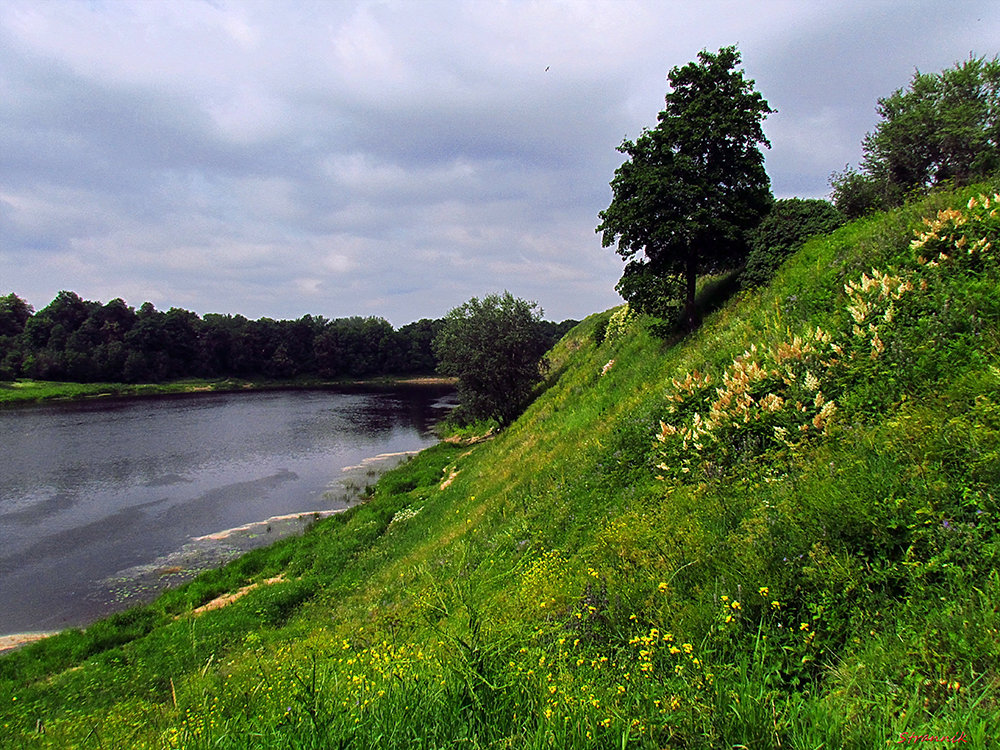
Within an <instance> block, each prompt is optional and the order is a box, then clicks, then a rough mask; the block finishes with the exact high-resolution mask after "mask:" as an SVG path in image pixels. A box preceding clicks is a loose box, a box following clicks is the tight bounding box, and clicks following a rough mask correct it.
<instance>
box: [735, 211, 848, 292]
mask: <svg viewBox="0 0 1000 750" xmlns="http://www.w3.org/2000/svg"><path fill="white" fill-rule="evenodd" d="M843 223H844V215H843V214H842V213H841V212H840V211H839V210H837V209H836V208H835V207H834V206H833V205H831V204H830V203H829V201H824V200H802V199H800V198H789V199H785V200H779V201H776V202H775V204H774V207H773V208H772V209H771V212H770V213H769V214H768V215H767V217H765V219H764V221H762V222H761V224H760V226H759V227H757V229H755V230H754V232H753V234H752V235H751V238H750V256H749V257H748V258H747V265H746V269H745V270H744V271H743V276H742V279H741V280H742V282H743V285H744V286H746V287H750V286H760V285H762V284H766V283H767V282H768V281H770V280H771V277H772V276H773V275H774V272H775V271H777V270H778V267H779V266H780V265H781V263H782V262H783V261H784V260H785V258H787V257H788V256H789V255H791V254H792V253H794V252H795V251H796V250H798V249H799V248H800V247H801V246H802V243H803V242H805V241H806V240H807V239H809V237H811V236H813V235H815V234H826V233H828V232H832V231H833V230H834V229H836V228H837V227H839V226H840V225H841V224H843Z"/></svg>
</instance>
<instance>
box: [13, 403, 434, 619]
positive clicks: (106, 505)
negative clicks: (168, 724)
mask: <svg viewBox="0 0 1000 750" xmlns="http://www.w3.org/2000/svg"><path fill="white" fill-rule="evenodd" d="M451 394H452V391H451V390H450V389H448V388H444V387H433V386H414V387H408V388H384V389H368V390H362V389H354V390H340V391H333V390H303V391H291V390H290V391H256V392H246V393H234V394H196V395H188V396H180V397H163V398H142V399H115V400H111V399H102V400H92V401H80V402H70V403H63V404H59V405H45V406H32V407H18V408H11V409H4V410H0V634H3V633H12V632H21V631H46V630H59V629H63V628H66V627H75V626H82V625H86V624H87V623H89V622H92V621H93V620H95V619H97V618H99V617H101V616H103V615H106V614H109V613H110V612H113V611H116V610H120V609H124V608H126V607H128V606H132V605H134V604H138V603H140V602H142V601H147V600H149V599H150V598H152V597H153V596H154V595H155V593H156V591H158V590H160V589H162V588H163V587H165V586H167V585H173V584H176V583H179V582H181V581H182V580H185V579H187V578H190V577H191V575H193V573H194V572H196V571H197V570H200V569H204V568H205V567H208V566H211V565H218V564H222V563H224V562H225V561H226V560H228V559H232V558H233V557H235V556H237V555H238V554H240V553H241V552H243V551H245V550H246V549H249V548H251V547H253V546H260V545H262V544H266V543H268V542H270V541H271V540H273V539H277V538H279V536H281V535H283V534H288V533H291V532H293V531H295V530H298V529H299V528H302V527H303V526H304V524H305V523H306V522H308V520H310V519H311V518H314V517H315V515H314V514H315V513H317V512H318V513H321V514H328V513H330V512H335V511H336V510H339V509H342V508H344V507H346V505H347V504H349V503H350V502H352V500H354V499H356V497H357V491H358V487H359V486H360V485H362V484H364V483H369V482H372V481H374V478H375V475H376V473H377V472H376V469H375V468H374V467H373V466H372V464H370V463H368V462H366V459H367V460H370V459H371V458H372V457H375V456H379V455H382V456H383V458H384V460H385V461H386V462H389V463H391V462H392V461H393V460H396V461H398V460H401V458H400V456H401V455H405V454H408V453H410V452H415V451H418V450H420V449H422V448H424V447H427V446H428V445H431V444H433V443H434V442H435V438H434V436H433V434H432V433H431V427H432V426H433V424H434V422H435V421H437V420H438V419H440V418H441V417H442V416H444V414H445V413H446V412H447V409H448V408H449V407H450V406H451V405H452V403H453V402H452V400H451ZM351 467H354V468H351ZM345 470H346V471H345ZM282 517H284V518H282ZM268 519H271V520H270V522H269V521H268ZM238 527H242V528H238Z"/></svg>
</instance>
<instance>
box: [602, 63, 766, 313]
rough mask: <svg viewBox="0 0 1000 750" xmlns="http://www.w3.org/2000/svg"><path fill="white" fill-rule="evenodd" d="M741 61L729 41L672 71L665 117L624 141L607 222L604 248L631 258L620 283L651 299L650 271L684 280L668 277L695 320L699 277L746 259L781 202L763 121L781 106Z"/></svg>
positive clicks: (632, 292)
mask: <svg viewBox="0 0 1000 750" xmlns="http://www.w3.org/2000/svg"><path fill="white" fill-rule="evenodd" d="M739 63H740V54H739V52H738V51H737V50H736V48H735V47H724V48H722V49H720V50H719V52H718V53H710V52H707V51H702V52H700V53H698V62H697V63H693V62H692V63H689V64H688V65H686V66H684V67H678V68H674V69H673V70H671V71H670V75H669V80H670V86H671V88H672V90H671V91H670V92H669V93H668V94H667V96H666V108H665V109H664V110H663V111H662V112H660V114H659V118H658V119H659V124H658V125H657V126H656V128H654V129H653V130H644V131H643V133H642V135H640V136H639V138H637V139H636V140H635V141H634V142H633V141H629V140H625V141H623V142H622V145H621V146H619V148H618V150H619V151H621V152H622V153H624V154H627V155H628V160H627V161H626V162H625V163H624V164H622V165H621V166H620V167H619V168H618V169H617V170H616V171H615V177H614V180H612V182H611V188H612V191H613V193H614V197H613V199H612V201H611V205H610V206H608V208H607V209H606V210H604V211H602V212H601V214H600V218H601V224H600V226H598V228H597V231H598V232H601V233H603V236H602V242H603V244H604V246H605V247H610V246H611V245H617V251H618V254H619V255H621V256H622V257H623V258H624V259H625V260H626V261H630V263H629V266H628V267H627V268H626V277H623V280H622V284H620V285H619V291H620V292H621V293H622V294H623V295H624V296H625V298H626V299H627V300H628V301H629V303H630V304H631V303H632V302H633V299H634V300H635V301H636V302H639V303H640V304H641V305H644V306H650V305H651V303H650V302H649V294H648V292H649V291H650V290H651V289H652V288H653V287H654V285H653V284H651V283H648V282H647V279H648V277H649V276H650V275H652V276H654V277H658V278H662V279H668V278H670V277H676V278H677V279H678V280H679V281H678V282H677V283H675V282H666V281H665V282H664V283H665V284H668V286H670V293H671V297H672V298H673V299H675V300H677V299H680V300H682V301H683V315H684V321H685V323H686V325H687V326H688V327H693V326H694V324H695V322H696V321H695V317H696V312H695V306H694V301H695V283H696V280H697V277H698V275H699V274H703V273H714V272H718V271H722V270H727V269H729V268H732V267H733V266H735V265H739V264H740V262H741V261H742V260H743V259H744V258H745V257H746V250H747V245H746V232H747V231H749V230H750V229H752V228H753V227H754V226H755V225H756V224H757V223H758V222H759V221H760V218H761V217H762V216H763V214H764V213H765V212H766V210H767V208H768V206H769V205H770V202H771V190H770V180H769V179H768V176H767V173H766V172H765V171H764V156H763V154H762V153H761V151H760V146H762V145H764V146H767V145H769V144H768V142H767V139H766V138H765V137H764V131H763V129H762V126H761V124H762V122H763V120H764V118H765V117H767V115H768V114H770V113H772V112H773V111H774V110H772V109H771V108H770V107H769V106H768V104H767V102H766V101H765V100H764V98H763V97H762V96H761V95H760V94H759V93H758V92H757V91H755V90H754V87H753V81H751V80H747V79H745V78H744V77H743V72H742V71H740V70H737V68H736V66H737V65H739ZM633 282H642V283H638V284H637V283H633ZM678 290H679V291H680V294H678ZM632 295H634V296H632ZM663 312H668V311H666V310H664V311H663Z"/></svg>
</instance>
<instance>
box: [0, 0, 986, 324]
mask: <svg viewBox="0 0 1000 750" xmlns="http://www.w3.org/2000/svg"><path fill="white" fill-rule="evenodd" d="M3 3H4V11H3V14H0V259H2V262H3V268H2V274H0V284H3V286H4V288H2V289H0V294H2V293H6V292H8V291H14V292H17V293H18V294H21V295H22V296H25V297H27V298H28V299H29V301H30V302H32V303H33V304H35V305H36V306H44V305H45V304H47V302H48V301H49V300H50V299H51V298H52V297H53V296H54V295H55V293H56V292H57V291H58V290H60V289H64V288H67V289H74V290H76V291H78V292H79V293H80V294H81V295H83V296H84V297H88V298H91V299H101V300H107V299H110V298H113V297H116V296H123V297H125V298H126V299H127V300H128V301H129V302H130V303H132V304H140V303H141V302H142V301H144V299H146V298H148V299H150V300H151V301H153V302H154V304H156V305H157V306H158V307H170V306H172V305H176V306H183V307H188V308H189V309H193V310H195V311H197V312H202V313H204V312H209V311H214V312H233V313H242V314H245V315H249V316H251V317H256V316H261V315H268V316H270V317H298V316H300V315H302V314H305V313H313V314H319V315H325V316H327V317H338V316H344V315H351V314H376V315H384V316H385V317H387V318H389V319H390V320H392V321H393V322H394V323H395V324H402V323H406V322H408V321H410V320H413V319H416V318H420V317H436V316H439V315H442V314H444V313H445V312H446V311H447V309H448V308H449V307H451V306H454V305H457V304H460V303H461V302H463V301H464V300H465V299H467V298H468V297H470V296H474V295H475V296H482V295H483V294H487V293H489V292H491V291H497V290H502V289H504V288H509V289H510V290H511V291H512V292H514V293H515V294H521V295H522V296H526V297H529V298H531V299H535V300H537V301H538V302H539V303H540V304H541V305H542V306H543V307H544V308H545V309H546V310H547V311H548V313H549V315H550V316H552V317H555V318H559V317H583V316H584V315H586V314H588V313H589V312H592V311H595V310H598V309H603V308H606V307H609V306H611V305H614V304H616V303H617V301H618V298H617V295H616V294H615V293H614V291H613V288H614V284H615V283H616V281H617V279H618V276H619V275H620V272H621V261H620V260H619V259H618V258H617V257H616V256H615V255H614V253H613V251H612V250H610V249H606V248H602V247H601V246H600V238H599V237H598V236H597V235H596V234H595V233H594V227H595V226H596V224H597V223H598V219H597V213H598V211H600V210H601V209H603V208H605V207H606V206H607V202H608V200H609V199H610V191H609V189H608V182H609V181H610V179H611V177H612V175H613V172H614V169H615V167H616V166H617V165H618V164H619V163H620V161H621V158H622V157H621V155H620V154H618V153H616V152H615V150H614V148H615V146H617V145H618V144H619V143H620V142H621V139H622V138H623V137H632V138H634V137H635V136H636V135H638V133H639V132H640V130H641V129H642V128H643V127H645V126H652V125H654V124H655V118H656V113H657V111H658V110H659V109H660V108H661V107H662V104H663V96H664V94H665V92H666V74H667V71H668V70H669V69H670V68H671V67H673V66H675V65H683V64H685V63H686V62H688V61H689V60H692V59H694V57H695V55H696V54H697V52H698V51H699V50H700V49H703V48H708V49H716V48H718V47H719V46H722V45H726V44H733V43H736V44H738V45H739V46H740V49H741V51H742V52H743V56H744V64H745V67H746V69H747V73H748V75H749V76H750V77H751V78H754V79H755V80H756V81H757V85H758V88H759V89H760V90H761V91H762V93H764V95H765V97H767V98H768V100H769V101H770V102H771V103H772V105H773V106H776V107H777V109H779V113H778V114H777V115H774V116H773V117H772V118H771V119H770V120H769V121H768V123H767V132H768V133H769V135H770V137H771V140H772V143H773V146H774V147H773V149H772V150H771V151H770V152H769V153H768V162H767V163H768V168H769V170H770V172H771V176H772V180H773V183H774V188H775V191H776V192H777V193H778V194H779V195H793V194H794V195H802V196H818V195H823V194H825V192H826V191H827V184H826V181H827V178H828V176H829V174H830V172H831V171H833V170H835V169H840V168H842V167H843V165H844V163H845V161H856V160H857V158H858V155H859V153H860V140H861V137H862V136H863V135H864V132H865V131H866V130H868V129H870V127H871V126H872V124H873V123H874V105H875V98H876V97H877V96H879V95H884V94H887V93H889V92H890V91H891V90H892V89H893V88H895V87H898V86H904V85H905V84H906V83H907V81H908V78H909V75H910V74H911V73H912V70H913V69H914V67H920V68H922V69H925V70H937V69H941V68H943V67H946V66H948V65H950V64H951V63H952V62H954V61H956V60H958V59H962V58H964V57H966V56H967V55H968V53H969V50H973V51H974V52H975V53H976V54H988V55H992V54H994V53H995V52H996V51H997V50H996V49H995V48H994V47H995V40H996V39H997V38H1000V27H998V20H996V19H994V18H993V16H992V15H988V14H986V13H985V11H982V10H981V9H980V6H978V5H974V4H972V3H971V2H953V3H948V4H947V5H944V6H942V5H941V4H940V3H934V2H931V0H920V1H919V2H913V1H912V0H906V1H905V2H904V1H903V0H900V1H899V2H895V1H893V2H890V1H885V2H874V3H872V2H864V3H862V2H860V1H858V2H850V3H840V4H829V3H828V4H817V3H801V2H791V1H790V0H772V1H770V2H760V3H746V2H736V1H735V0H716V1H715V2H705V3H687V2H680V1H679V0H677V1H676V2H660V1H658V0H648V1H647V0H635V1H629V0H621V1H612V0H603V1H602V0H579V1H575V0H498V1H496V2H473V1H470V2H460V1H457V0H456V1H455V2H448V1H444V0H442V1H440V2H420V3H412V2H406V1H404V0H386V1H384V2H382V1H378V0H353V1H344V2H336V3H330V2H323V1H322V0H317V1H315V2H302V3H284V2H267V1H264V0H261V1H255V2H235V1H229V0H213V1H212V2H208V1H204V2H203V1H201V0H180V1H179V2H171V3H157V2H143V1H142V0H132V1H130V2H129V1H124V0H122V1H118V2H108V1H102V0H97V1H96V2H92V3H80V2H73V1H72V0H49V2H46V3H37V2H34V1H33V0H3ZM994 15H995V14H994ZM980 17H982V19H983V20H982V21H974V20H973V19H976V18H980ZM986 45H993V46H992V47H991V46H986Z"/></svg>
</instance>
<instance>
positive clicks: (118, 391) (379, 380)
mask: <svg viewBox="0 0 1000 750" xmlns="http://www.w3.org/2000/svg"><path fill="white" fill-rule="evenodd" d="M457 382H458V381H457V379H456V378H445V377H439V376H435V375H417V376H400V377H392V376H380V377H374V378H357V379H340V380H315V379H300V380H243V379H239V378H216V379H198V378H188V379H185V380H178V381H174V382H170V383H137V384H132V383H70V382H59V381H49V380H29V379H18V380H13V381H10V380H8V381H0V407H3V406H20V405H24V404H34V403H50V402H62V401H78V400H83V399H97V398H110V397H114V398H132V397H151V396H170V395H181V394H199V393H235V392H241V391H266V390H308V389H324V388H327V389H335V388H396V387H411V386H454V385H455V384H456V383H457Z"/></svg>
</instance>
